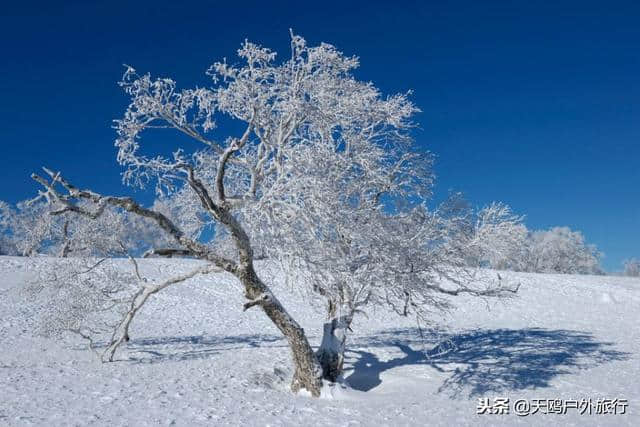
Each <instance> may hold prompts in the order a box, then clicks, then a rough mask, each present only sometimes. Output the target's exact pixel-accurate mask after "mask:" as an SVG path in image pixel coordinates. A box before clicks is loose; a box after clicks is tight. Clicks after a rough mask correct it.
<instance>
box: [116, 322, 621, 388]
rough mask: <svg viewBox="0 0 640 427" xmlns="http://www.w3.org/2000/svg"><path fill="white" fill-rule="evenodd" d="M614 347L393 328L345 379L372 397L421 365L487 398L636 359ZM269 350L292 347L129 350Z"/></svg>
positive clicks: (276, 341)
mask: <svg viewBox="0 0 640 427" xmlns="http://www.w3.org/2000/svg"><path fill="white" fill-rule="evenodd" d="M613 346H614V344H613V343H609V342H600V341H597V340H596V339H595V338H594V337H593V335H592V334H590V333H588V332H579V331H571V330H562V329H558V330H549V329H538V328H526V329H517V330H514V329H481V330H474V331H467V332H462V333H455V334H451V333H444V332H442V331H439V330H435V329H434V330H426V331H424V330H423V331H422V333H421V332H420V331H419V330H418V329H417V328H406V329H389V330H386V331H381V332H379V333H377V334H375V335H369V336H361V337H354V340H353V342H352V344H351V345H350V346H349V347H350V348H351V349H353V350H348V351H347V363H346V366H345V368H346V369H345V371H346V372H345V373H346V375H345V376H346V381H347V382H348V383H349V384H350V386H351V387H352V388H354V389H356V390H360V391H370V390H373V389H374V388H376V387H378V386H379V385H380V384H382V379H381V374H382V373H383V372H385V371H388V370H390V369H393V368H397V367H403V366H418V365H421V366H427V367H430V368H433V369H436V370H437V371H439V372H441V373H444V374H448V377H447V378H446V379H445V380H444V382H443V383H442V384H441V385H440V387H439V389H438V391H439V392H446V393H449V394H451V395H452V396H458V395H460V394H462V393H468V394H469V395H470V396H475V395H484V394H487V393H490V392H495V393H497V392H502V391H507V390H524V389H535V388H542V387H549V385H550V381H551V380H552V379H553V378H554V377H556V376H559V375H566V374H571V373H572V372H573V371H575V370H577V369H588V368H590V367H594V366H596V365H599V364H602V363H606V362H612V361H620V360H626V359H628V357H629V355H630V354H629V353H625V352H621V351H617V350H615V349H614V348H613ZM266 347H269V348H275V347H278V348H283V349H284V348H286V347H287V345H286V343H285V342H284V339H283V337H281V336H278V335H272V334H245V335H237V336H215V335H214V336H206V335H205V336H180V337H150V338H138V339H132V340H131V341H130V342H129V343H127V345H126V348H127V350H128V351H129V354H130V356H129V357H128V358H127V360H129V361H132V362H137V363H157V362H166V361H181V360H196V359H206V358H210V357H212V356H214V355H217V354H221V353H223V352H228V351H237V350H242V349H248V348H266ZM382 348H385V349H387V350H389V349H393V350H394V351H395V352H396V353H399V356H397V357H394V358H392V359H389V360H386V361H381V360H380V359H379V358H378V356H376V354H374V353H373V352H374V351H375V350H376V349H382ZM356 349H361V350H356ZM367 350H370V351H367ZM425 381H429V380H428V379H425Z"/></svg>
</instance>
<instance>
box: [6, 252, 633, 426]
mask: <svg viewBox="0 0 640 427" xmlns="http://www.w3.org/2000/svg"><path fill="white" fill-rule="evenodd" d="M189 262H190V261H176V260H169V261H164V260H145V261H144V262H143V263H142V267H143V269H145V271H147V274H152V272H153V271H158V270H163V271H165V272H167V271H173V272H175V271H182V270H185V269H186V268H187V265H188V264H189ZM53 264H55V262H54V261H53V260H52V259H47V258H37V259H24V258H12V257H0V345H1V351H0V425H48V426H49V425H53V426H57V425H109V426H119V425H123V426H124V425H127V426H134V425H135V426H144V425H184V426H192V425H393V426H400V425H442V426H459V425H476V424H479V425H514V424H516V425H519V424H532V425H612V426H613V425H615V426H624V425H629V426H631V425H633V426H636V425H640V363H639V361H640V360H639V355H640V326H639V325H640V323H639V320H640V311H639V307H640V280H638V279H630V278H622V277H607V276H569V275H542V274H524V273H507V272H502V273H500V274H502V275H503V277H505V278H506V279H507V280H509V281H513V282H520V283H521V288H520V291H519V293H518V295H517V297H515V298H513V299H509V300H499V301H496V300H477V299H475V300H474V299H471V298H467V297H459V298H456V302H457V309H456V310H454V311H452V312H451V313H450V314H449V315H447V316H444V317H440V318H434V320H436V321H437V322H436V324H435V325H432V326H431V327H429V328H424V330H423V331H422V335H421V333H420V330H419V329H418V328H416V323H415V321H414V320H413V319H405V318H399V317H397V316H394V315H391V314H389V313H387V312H385V311H382V310H377V311H375V312H372V313H370V316H369V318H368V319H366V318H361V319H359V321H357V322H356V324H355V326H354V336H353V339H352V341H351V342H350V345H349V348H350V351H349V352H348V369H347V372H346V375H345V377H346V381H347V382H348V383H349V384H350V385H351V387H350V388H346V387H344V386H340V385H337V386H334V387H333V388H330V389H327V390H325V396H324V397H323V398H321V399H313V398H310V397H304V396H294V395H292V394H291V393H290V392H289V391H288V384H289V379H290V366H291V364H290V360H289V353H288V348H287V346H286V343H285V341H284V340H283V339H282V337H281V335H280V334H279V332H278V331H277V330H276V329H275V327H274V326H273V325H272V324H271V323H270V322H269V321H268V319H266V317H265V316H264V315H263V314H262V313H261V312H260V310H257V309H251V310H248V311H247V312H243V311H242V304H243V302H244V301H243V298H242V293H241V291H240V289H239V288H238V285H237V284H236V283H235V282H234V280H233V279H232V278H230V277H228V276H225V275H222V274H219V275H212V276H209V277H206V278H199V279H195V280H192V281H190V282H187V283H185V284H181V285H176V286H175V287H173V288H168V289H166V290H164V291H163V292H161V293H159V294H157V295H155V298H153V299H152V300H151V301H150V302H149V304H148V305H147V306H145V307H144V308H143V310H142V311H141V313H140V314H139V316H138V317H137V318H136V320H135V321H134V323H133V325H132V331H131V335H132V339H131V341H130V342H129V344H128V345H127V346H126V347H123V348H122V349H121V350H120V352H119V353H118V354H117V357H118V361H117V362H114V363H107V364H101V363H99V362H97V360H96V358H95V356H94V355H93V354H92V353H91V352H89V351H88V350H86V348H85V347H84V345H83V344H82V343H81V342H78V341H77V340H75V339H74V338H70V339H69V341H66V340H55V341H54V340H50V339H45V338H42V337H38V336H36V335H35V334H34V333H33V325H34V324H35V323H36V322H37V319H38V312H37V311H35V309H33V307H34V305H32V304H28V303H27V304H25V303H24V301H23V299H24V293H22V292H20V289H21V288H22V287H24V286H25V285H24V284H25V283H26V282H27V281H29V280H31V278H33V277H35V272H37V271H38V270H39V269H43V268H51V265H53ZM124 265H125V264H123V266H124ZM123 268H124V267H123ZM262 270H263V271H262V273H261V274H262V276H263V277H264V278H265V279H266V281H267V282H269V283H270V284H272V285H273V287H274V291H275V293H276V295H277V296H278V297H279V298H280V299H281V300H282V301H283V303H284V304H285V306H286V307H287V309H288V310H289V312H290V313H291V314H293V316H294V317H295V318H296V319H297V320H298V321H299V322H300V323H301V324H302V325H303V326H304V328H305V331H307V333H308V335H309V338H310V340H311V341H312V344H313V345H317V344H318V343H319V339H320V332H321V323H322V313H320V312H317V311H310V310H309V309H307V307H308V304H307V303H305V301H304V299H303V298H302V297H301V296H300V295H298V294H296V293H295V292H291V290H290V289H289V288H287V286H286V285H285V284H284V283H281V281H278V280H277V279H276V278H273V277H269V276H270V273H269V271H267V270H268V269H267V268H266V266H263V268H262ZM481 398H489V399H491V403H494V400H493V399H495V398H509V414H504V415H498V414H486V413H485V414H477V413H476V412H477V409H478V405H479V399H481ZM519 399H526V401H528V402H529V403H530V404H533V405H535V404H536V402H537V403H538V404H545V403H547V399H552V400H553V399H563V400H564V403H565V404H566V403H567V402H573V401H578V402H581V401H582V399H585V402H586V403H587V404H588V400H586V399H591V401H592V403H593V406H594V407H593V408H592V409H591V410H592V412H593V413H592V414H591V415H589V414H588V411H587V413H586V414H584V415H580V409H573V408H569V409H567V414H565V415H561V414H542V410H539V411H538V413H536V414H534V415H529V416H518V415H516V414H515V413H514V410H515V409H514V403H515V402H516V401H517V400H519ZM534 399H543V400H542V401H534ZM599 399H626V400H627V401H628V406H627V408H626V414H624V415H613V414H606V415H603V414H596V412H597V410H598V408H597V407H596V406H597V401H598V400H599ZM569 404H570V405H572V403H569ZM584 404H585V403H580V405H584ZM586 408H587V407H586V406H584V407H583V408H582V409H585V410H586ZM619 409H621V406H619Z"/></svg>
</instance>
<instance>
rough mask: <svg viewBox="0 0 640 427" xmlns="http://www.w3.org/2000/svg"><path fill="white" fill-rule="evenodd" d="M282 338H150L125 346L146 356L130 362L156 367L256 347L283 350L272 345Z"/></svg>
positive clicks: (265, 335) (237, 336)
mask: <svg viewBox="0 0 640 427" xmlns="http://www.w3.org/2000/svg"><path fill="white" fill-rule="evenodd" d="M282 340H283V338H282V337H280V336H276V335H271V334H246V335H236V336H216V335H213V336H207V335H202V336H198V335H193V336H180V337H150V338H138V339H132V340H131V341H129V342H128V343H127V345H126V348H127V350H128V351H129V352H135V353H144V354H145V356H142V357H139V356H137V355H131V356H129V358H128V360H129V361H134V362H139V363H156V362H165V361H180V360H195V359H207V358H209V357H211V356H213V355H216V354H219V353H221V352H224V351H231V350H240V349H247V348H257V347H284V344H283V345H273V344H274V343H277V342H279V341H282Z"/></svg>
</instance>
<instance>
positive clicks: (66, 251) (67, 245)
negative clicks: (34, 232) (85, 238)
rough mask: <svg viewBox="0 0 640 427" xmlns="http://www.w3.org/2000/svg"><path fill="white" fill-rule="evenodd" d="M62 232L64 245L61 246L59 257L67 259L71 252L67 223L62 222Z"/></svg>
mask: <svg viewBox="0 0 640 427" xmlns="http://www.w3.org/2000/svg"><path fill="white" fill-rule="evenodd" d="M62 231H63V234H64V243H63V244H62V249H61V250H60V256H61V257H62V258H67V257H68V256H69V252H71V240H69V221H65V222H64V227H63V228H62Z"/></svg>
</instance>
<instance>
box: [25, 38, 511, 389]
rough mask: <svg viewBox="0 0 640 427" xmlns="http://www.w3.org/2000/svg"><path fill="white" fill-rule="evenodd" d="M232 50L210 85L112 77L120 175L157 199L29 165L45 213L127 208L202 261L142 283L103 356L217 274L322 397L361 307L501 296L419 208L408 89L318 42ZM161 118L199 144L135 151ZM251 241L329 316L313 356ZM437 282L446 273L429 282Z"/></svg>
mask: <svg viewBox="0 0 640 427" xmlns="http://www.w3.org/2000/svg"><path fill="white" fill-rule="evenodd" d="M238 55H239V57H240V59H241V61H242V64H240V65H231V64H228V63H226V62H221V63H215V64H214V65H213V66H212V67H211V69H210V71H209V74H210V75H211V77H212V80H213V86H212V87H210V88H196V89H185V90H179V89H178V88H177V85H176V83H175V82H174V81H173V80H171V79H167V78H160V79H152V78H151V77H150V76H149V75H148V74H147V75H138V74H137V73H136V71H135V70H134V69H133V68H130V67H129V68H128V69H127V71H126V73H125V74H124V77H123V79H122V81H121V86H122V87H123V88H124V90H125V92H126V93H127V94H128V95H129V96H130V97H131V103H130V105H129V108H128V109H127V111H126V113H125V115H124V117H123V118H122V119H120V120H117V121H116V129H117V133H118V138H117V140H116V146H117V148H118V156H117V159H118V162H119V163H120V164H121V165H122V166H124V167H125V172H124V180H125V182H126V183H128V184H131V185H135V186H145V185H148V184H152V185H155V187H156V190H157V191H158V192H159V193H160V194H162V197H161V198H160V199H159V201H158V202H156V204H155V205H154V206H153V207H151V208H147V207H144V206H143V205H141V204H140V203H137V202H136V201H135V200H133V199H132V198H128V197H115V196H107V195H102V194H98V193H96V192H93V191H90V190H81V189H79V188H78V187H75V186H74V185H72V184H71V183H70V182H68V181H67V180H66V179H65V178H64V177H63V176H62V175H61V174H60V173H57V172H53V171H50V170H48V169H45V171H46V173H47V175H48V177H47V178H46V179H45V178H44V177H41V176H39V175H36V174H34V175H33V178H34V179H35V180H36V181H38V182H39V183H40V184H41V185H42V186H43V187H44V188H45V191H43V192H42V196H43V197H45V198H46V199H48V200H49V201H50V203H51V204H52V206H53V214H54V216H61V215H65V216H66V215H69V214H77V215H79V216H81V217H85V218H90V219H93V220H98V219H99V218H101V217H102V216H104V215H106V214H107V212H109V209H110V208H111V209H115V212H117V213H119V214H120V213H122V212H127V214H129V215H134V216H138V217H141V218H143V219H145V220H146V221H149V222H152V223H153V224H154V225H155V226H156V228H158V229H161V230H163V231H164V233H165V235H166V238H167V239H168V240H169V241H170V244H167V245H166V246H161V247H160V246H158V247H154V248H153V249H151V250H150V251H148V252H147V255H156V256H188V257H192V258H197V259H200V260H202V261H205V264H204V265H201V266H199V267H198V268H197V269H195V270H193V271H192V272H190V273H186V274H184V275H181V276H179V277H175V278H168V279H167V280H165V281H162V282H159V283H150V282H145V281H144V280H139V283H140V288H139V291H138V292H137V293H135V295H134V296H133V298H131V301H130V305H129V309H128V310H127V312H126V314H125V315H124V317H123V319H122V321H121V322H120V323H119V324H118V325H117V327H116V331H115V333H114V334H113V337H112V340H111V342H110V345H109V346H108V348H107V351H106V352H105V357H106V359H108V360H111V359H112V358H113V355H114V352H115V351H116V349H117V347H118V346H119V345H120V344H121V343H122V342H124V341H126V340H127V338H128V328H129V325H130V323H131V321H132V319H133V318H134V316H135V314H136V313H137V311H138V310H139V309H140V307H141V306H142V305H143V304H144V303H145V302H146V301H147V299H148V298H149V297H150V296H151V295H152V294H154V293H156V292H158V291H160V290H162V289H164V288H166V287H167V286H170V285H172V284H175V283H180V282H183V281H184V280H188V279H189V278H192V277H195V276H197V275H200V274H207V273H209V272H211V271H214V270H222V271H225V272H228V273H230V274H232V275H234V276H235V277H236V278H237V279H238V280H239V282H240V283H241V284H242V286H243V288H244V293H245V297H246V298H247V303H246V304H245V305H244V308H245V309H249V308H251V307H259V308H261V309H262V310H263V312H264V313H265V314H266V315H267V316H268V317H269V319H270V320H271V321H272V322H273V323H274V324H275V325H276V327H278V329H279V330H280V331H281V332H282V333H283V335H284V336H285V337H286V339H287V341H288V343H289V347H290V349H291V352H292V356H293V361H294V366H295V372H294V378H293V382H292V389H293V390H294V391H298V390H299V389H306V390H308V391H309V392H310V393H311V394H312V395H314V396H318V395H319V393H320V387H321V384H322V378H323V376H324V377H326V378H329V379H335V377H336V375H339V371H340V369H341V363H342V362H341V360H339V359H340V358H341V357H342V353H343V349H344V339H343V338H346V337H345V336H343V335H342V333H343V332H345V331H346V330H347V328H348V326H349V324H350V321H351V320H350V319H351V318H352V316H353V315H354V314H356V313H358V312H359V311H361V310H362V309H363V307H365V306H367V305H369V304H371V303H379V304H386V305H389V306H392V307H395V308H396V309H397V310H398V311H400V312H401V313H404V314H407V313H408V312H409V311H411V310H420V311H423V310H428V309H429V307H443V306H444V305H445V304H446V301H445V300H443V299H441V296H451V295H457V294H459V293H462V292H467V293H471V294H475V295H502V294H504V293H505V292H507V291H509V290H508V289H505V288H504V287H502V286H500V285H498V286H489V287H487V286H486V284H485V285H484V286H482V287H481V288H480V289H478V288H474V287H471V286H469V283H470V282H467V281H463V280H460V279H459V276H458V275H457V268H458V267H459V266H461V262H460V261H459V260H461V259H462V258H463V254H464V251H460V250H458V249H460V248H461V245H460V244H459V243H458V242H457V241H456V239H457V238H458V236H459V233H458V231H456V230H457V229H456V224H459V223H461V222H460V221H459V220H458V219H457V218H456V217H455V215H442V214H441V213H440V212H439V211H435V212H430V211H429V210H428V209H426V207H425V206H423V205H422V204H420V203H416V200H424V199H426V197H427V196H428V194H429V191H430V183H431V173H430V168H429V166H430V162H429V159H428V156H424V155H420V154H418V153H415V152H414V151H413V150H412V147H411V138H410V135H409V131H410V130H411V128H412V127H413V123H412V122H411V117H412V116H413V114H414V113H415V112H416V111H417V109H416V107H415V106H414V105H413V104H412V103H411V102H410V101H409V99H408V97H407V95H404V94H400V95H394V96H389V97H383V96H382V95H381V93H380V92H379V91H378V90H377V89H376V88H375V87H374V86H373V85H372V84H371V83H365V82H361V81H358V80H357V79H355V78H354V77H353V75H352V73H351V72H352V70H353V69H354V68H356V67H357V65H358V60H357V58H355V57H348V56H345V55H343V54H342V53H340V52H339V51H337V50H336V49H335V48H334V47H333V46H331V45H328V44H324V43H323V44H321V45H320V46H317V47H310V46H308V45H307V44H306V42H305V41H304V40H303V39H302V38H301V37H298V36H294V35H293V34H292V39H291V57H290V58H289V59H287V60H285V61H283V62H280V63H278V62H276V61H275V56H276V55H275V53H274V52H272V51H270V50H269V49H265V48H263V47H260V46H258V45H255V44H252V43H249V42H245V43H244V44H243V45H242V48H241V49H240V50H239V51H238ZM218 123H221V125H220V127H217V125H218ZM240 125H242V128H243V130H242V131H240V132H238V134H237V135H233V132H231V136H228V137H225V136H226V135H225V132H224V129H226V128H228V129H234V128H237V127H238V126H240ZM165 128H170V129H173V130H174V131H178V132H180V133H182V134H184V135H186V136H188V137H190V138H192V139H193V140H195V141H196V142H197V143H199V144H201V146H200V147H201V148H200V149H197V150H195V151H193V152H187V151H186V147H182V146H179V147H176V149H175V151H174V153H173V155H172V156H170V157H165V156H162V155H151V156H150V155H146V154H144V153H149V152H153V151H154V147H153V145H151V142H152V141H151V140H149V141H147V140H146V138H145V136H146V132H145V131H146V130H148V129H165ZM143 148H144V149H143ZM156 151H157V152H161V150H160V147H158V148H157V149H156ZM412 201H413V202H412ZM211 236H213V237H211ZM225 242H226V244H225ZM221 243H222V244H221ZM454 248H455V249H456V250H457V252H456V251H455V250H454ZM257 251H259V253H260V255H261V256H262V255H264V256H268V257H270V258H273V259H275V260H277V261H279V262H280V264H281V265H285V266H286V265H288V266H290V267H285V268H287V271H288V272H289V273H291V275H290V279H294V280H295V279H296V278H299V279H301V280H300V285H301V286H305V285H308V287H309V289H311V293H312V294H314V295H316V296H318V297H320V298H322V299H323V300H325V301H326V302H327V305H328V318H329V320H330V321H329V322H328V326H327V325H325V338H326V340H325V341H326V342H325V343H324V344H323V345H322V346H321V351H320V353H319V354H318V355H317V356H316V354H314V352H313V350H312V348H311V346H310V345H309V342H308V340H307V337H306V335H305V332H304V330H303V329H302V328H301V327H300V326H299V325H298V323H297V322H296V321H295V320H294V319H293V318H292V317H291V316H290V315H289V314H288V313H287V311H286V310H285V308H284V307H283V306H282V304H281V303H280V302H279V301H278V299H277V298H276V296H275V295H274V294H273V292H272V291H271V289H270V287H269V286H268V284H267V283H265V281H264V280H263V279H262V278H260V277H259V276H258V274H257V273H256V270H255V268H254V260H255V259H256V253H257ZM136 271H137V269H136ZM294 272H297V274H298V275H299V276H293V275H294ZM137 276H139V275H137ZM303 276H306V278H305V277H303ZM442 277H444V278H448V279H450V280H449V282H450V283H449V284H447V285H443V284H441V283H439V282H436V281H435V278H442ZM303 278H304V279H305V280H302V279H303ZM336 342H337V343H338V345H337V346H336V345H335V344H336Z"/></svg>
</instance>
